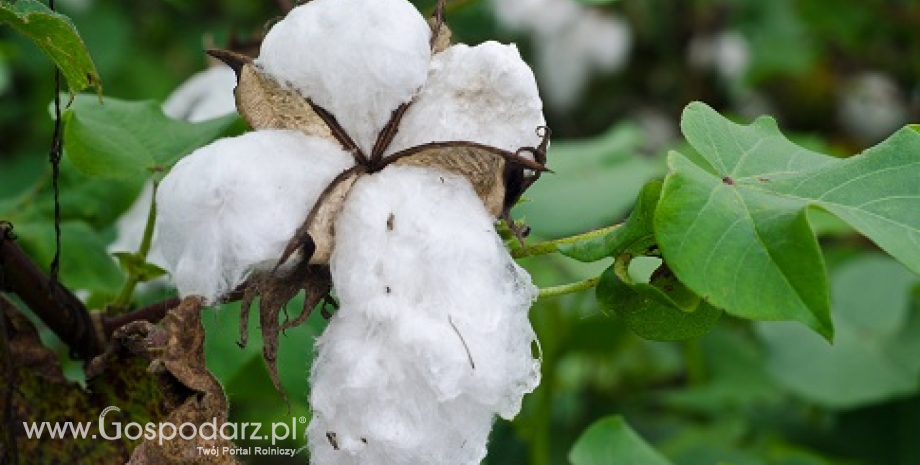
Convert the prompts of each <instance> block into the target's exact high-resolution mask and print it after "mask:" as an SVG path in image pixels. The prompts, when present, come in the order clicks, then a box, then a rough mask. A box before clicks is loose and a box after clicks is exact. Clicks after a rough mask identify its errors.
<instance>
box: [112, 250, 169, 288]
mask: <svg viewBox="0 0 920 465" xmlns="http://www.w3.org/2000/svg"><path fill="white" fill-rule="evenodd" d="M112 255H114V256H115V258H117V259H118V264H119V265H121V269H122V270H124V272H125V273H128V274H130V275H133V276H137V279H138V281H139V282H142V283H143V282H146V281H150V280H152V279H156V278H159V277H160V276H163V275H165V274H166V270H164V269H162V268H160V267H158V266H156V265H154V264H152V263H147V261H146V260H144V259H143V258H141V257H140V256H139V255H138V254H135V253H130V252H115V253H113V254H112Z"/></svg>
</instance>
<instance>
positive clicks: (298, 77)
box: [256, 0, 431, 153]
mask: <svg viewBox="0 0 920 465" xmlns="http://www.w3.org/2000/svg"><path fill="white" fill-rule="evenodd" d="M430 37H431V29H430V28H429V26H428V24H427V23H426V22H425V20H424V19H423V18H422V16H421V15H420V14H419V12H418V10H416V9H415V7H414V6H412V4H411V3H409V2H407V1H405V0H313V1H311V2H309V3H307V4H304V5H301V6H299V7H297V8H294V9H293V10H291V12H290V13H289V14H288V16H287V17H286V18H285V19H284V20H282V21H281V22H279V23H278V24H276V25H275V26H274V27H273V28H272V29H271V30H270V31H269V33H268V35H267V36H266V37H265V40H264V41H263V42H262V49H261V52H260V55H259V58H258V59H257V60H256V64H257V65H259V66H260V67H261V68H262V69H263V70H264V71H265V72H267V73H268V74H269V75H271V76H272V77H274V78H275V79H276V80H277V81H278V82H281V83H285V84H287V85H290V86H292V87H293V88H294V89H297V90H298V91H300V92H301V93H302V94H303V95H304V96H306V97H307V98H309V99H311V100H312V101H313V103H315V104H317V105H319V106H321V107H323V108H324V109H326V110H328V111H329V112H330V113H332V115H333V116H335V118H336V120H338V122H339V123H340V124H341V125H342V127H343V128H344V129H345V130H346V131H347V132H348V134H349V135H350V136H351V137H352V139H354V141H355V142H356V143H357V144H358V146H359V147H360V148H361V149H362V150H364V151H365V153H370V151H371V148H372V147H373V145H374V142H375V140H376V138H377V134H378V133H379V132H380V130H381V129H382V128H383V126H384V125H385V124H386V123H387V121H389V120H390V116H391V115H392V113H393V111H394V110H396V108H397V107H398V106H399V105H401V104H403V103H405V102H408V101H409V100H410V99H411V98H412V96H413V95H414V94H415V93H416V91H417V90H418V89H419V87H421V86H422V84H423V83H424V82H425V76H426V72H427V69H428V62H429V60H430V59H431V50H430V45H429V40H430Z"/></svg>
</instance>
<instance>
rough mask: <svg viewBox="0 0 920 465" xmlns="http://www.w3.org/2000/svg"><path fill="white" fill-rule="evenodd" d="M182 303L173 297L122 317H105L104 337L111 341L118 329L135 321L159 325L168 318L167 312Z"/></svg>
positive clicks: (103, 325)
mask: <svg viewBox="0 0 920 465" xmlns="http://www.w3.org/2000/svg"><path fill="white" fill-rule="evenodd" d="M180 303H182V299H180V298H178V297H171V298H169V299H166V300H162V301H160V302H157V303H155V304H152V305H148V306H146V307H144V308H139V309H137V310H134V311H132V312H128V313H123V314H121V315H112V316H103V317H102V325H101V326H102V335H103V336H104V337H105V339H106V340H109V339H111V338H112V334H114V333H115V330H116V329H118V328H121V327H122V326H124V325H126V324H128V323H132V322H135V321H149V322H151V323H158V322H159V321H160V320H162V319H163V318H164V317H165V316H166V313H167V312H169V311H170V310H171V309H173V308H176V307H178V306H179V304H180Z"/></svg>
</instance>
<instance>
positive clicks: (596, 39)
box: [536, 9, 632, 109]
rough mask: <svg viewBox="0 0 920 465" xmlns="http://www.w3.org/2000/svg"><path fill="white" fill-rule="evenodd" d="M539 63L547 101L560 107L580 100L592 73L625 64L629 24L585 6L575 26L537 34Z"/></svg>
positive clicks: (629, 37) (627, 52)
mask: <svg viewBox="0 0 920 465" xmlns="http://www.w3.org/2000/svg"><path fill="white" fill-rule="evenodd" d="M536 42H537V47H536V48H537V56H536V64H537V71H538V72H539V74H540V78H541V82H542V83H543V84H544V85H543V87H542V88H543V90H544V92H545V93H546V99H547V101H548V102H549V103H550V104H552V105H553V106H555V107H557V108H560V109H569V108H572V107H574V106H575V104H577V103H578V99H579V97H581V95H582V93H583V92H584V90H585V87H586V86H587V85H588V83H589V81H590V79H591V77H592V76H594V75H595V74H597V73H598V72H605V73H607V72H614V71H617V70H619V69H620V68H622V67H623V66H624V65H625V64H626V62H627V60H628V58H629V52H630V49H631V47H632V31H631V29H630V27H629V24H628V23H626V22H625V21H623V20H621V19H619V18H617V17H615V16H602V15H600V14H597V13H595V12H593V11H590V10H587V9H586V10H585V11H583V12H582V14H581V15H580V16H579V17H578V18H577V19H576V20H574V21H573V22H572V26H571V27H569V28H566V29H565V30H562V31H560V32H559V33H556V34H552V35H538V36H537V38H536Z"/></svg>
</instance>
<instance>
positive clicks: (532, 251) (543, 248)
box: [511, 224, 621, 259]
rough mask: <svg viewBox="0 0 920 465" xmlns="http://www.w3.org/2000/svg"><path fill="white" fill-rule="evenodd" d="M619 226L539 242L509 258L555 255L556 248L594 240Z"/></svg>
mask: <svg viewBox="0 0 920 465" xmlns="http://www.w3.org/2000/svg"><path fill="white" fill-rule="evenodd" d="M620 226H621V224H615V225H612V226H607V227H606V228H601V229H595V230H594V231H588V232H586V233H582V234H577V235H575V236H569V237H563V238H561V239H554V240H551V241H546V242H541V243H539V244H534V245H528V246H524V247H519V248H516V249H513V250H512V251H511V256H512V257H514V258H516V259H517V258H526V257H536V256H539V255H547V254H551V253H556V252H558V251H559V248H558V246H560V245H566V244H574V243H576V242H581V241H586V240H588V239H594V238H596V237H600V236H604V235H607V234H608V233H610V232H611V231H613V230H615V229H617V228H619V227H620Z"/></svg>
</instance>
